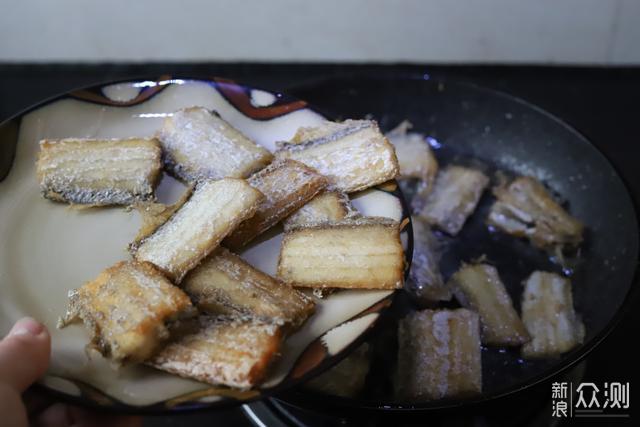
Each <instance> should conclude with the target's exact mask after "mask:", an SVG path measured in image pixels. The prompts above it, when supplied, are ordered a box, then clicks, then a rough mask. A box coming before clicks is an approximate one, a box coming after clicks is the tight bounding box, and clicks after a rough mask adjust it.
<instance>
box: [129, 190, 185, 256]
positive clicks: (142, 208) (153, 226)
mask: <svg viewBox="0 0 640 427" xmlns="http://www.w3.org/2000/svg"><path fill="white" fill-rule="evenodd" d="M194 189H195V184H192V185H190V186H189V187H187V189H186V190H185V191H184V193H182V196H180V198H179V199H178V200H177V201H176V202H175V203H174V204H172V205H165V204H164V203H157V202H138V203H134V204H133V207H134V208H135V209H136V210H137V211H138V213H139V214H140V217H141V219H142V225H141V226H140V229H139V230H138V234H136V237H135V238H134V239H133V242H132V243H130V244H129V248H136V247H137V246H139V245H140V243H141V242H142V241H143V240H144V239H145V238H147V237H149V236H151V235H152V234H153V233H154V232H155V231H156V230H157V229H158V227H160V226H161V225H162V224H164V223H165V222H167V221H168V220H169V218H171V216H172V215H173V214H175V213H176V212H177V211H178V209H180V208H181V207H182V205H184V204H185V203H187V200H189V198H190V197H191V195H192V194H193V190H194Z"/></svg>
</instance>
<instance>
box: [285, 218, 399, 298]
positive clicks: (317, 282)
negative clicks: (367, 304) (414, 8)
mask: <svg viewBox="0 0 640 427" xmlns="http://www.w3.org/2000/svg"><path fill="white" fill-rule="evenodd" d="M403 274H404V255H403V248H402V243H401V242H400V224H399V223H398V222H397V221H393V220H390V219H387V218H375V217H363V218H357V219H350V220H345V221H341V222H338V223H334V224H318V225H311V226H302V227H299V228H294V229H292V230H289V231H288V232H287V233H285V236H284V240H283V242H282V246H281V248H280V258H279V260H278V278H280V279H281V280H284V281H285V282H286V283H290V284H292V285H293V286H296V287H311V288H324V287H329V288H360V289H399V288H401V287H402V285H403Z"/></svg>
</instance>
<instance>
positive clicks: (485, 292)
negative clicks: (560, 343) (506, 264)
mask: <svg viewBox="0 0 640 427" xmlns="http://www.w3.org/2000/svg"><path fill="white" fill-rule="evenodd" d="M449 287H450V288H451V289H452V291H453V294H454V295H455V296H456V299H457V300H458V302H460V304H461V305H462V306H464V307H467V308H470V309H472V310H474V311H476V312H477V313H478V314H479V315H480V323H481V329H482V342H483V343H484V344H493V345H508V346H518V345H521V344H524V343H526V342H528V341H529V340H530V339H531V338H530V337H529V334H528V333H527V330H526V328H525V327H524V324H523V323H522V320H520V317H519V316H518V313H517V312H516V310H515V308H513V302H512V301H511V297H509V294H508V293H507V290H506V288H505V287H504V284H503V283H502V281H501V280H500V276H499V275H498V270H496V268H495V267H493V266H491V265H488V264H476V265H469V264H463V265H462V267H461V268H460V269H459V270H458V271H457V272H456V273H455V274H454V275H453V276H452V277H451V279H450V281H449Z"/></svg>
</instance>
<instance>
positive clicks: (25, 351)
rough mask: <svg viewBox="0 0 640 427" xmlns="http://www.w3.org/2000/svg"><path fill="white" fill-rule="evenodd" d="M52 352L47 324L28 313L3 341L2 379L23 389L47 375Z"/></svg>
mask: <svg viewBox="0 0 640 427" xmlns="http://www.w3.org/2000/svg"><path fill="white" fill-rule="evenodd" d="M50 353H51V337H50V336H49V332H47V329H46V327H45V326H44V325H43V324H42V323H39V322H37V321H35V320H33V319H31V318H29V317H25V318H24V319H22V320H19V321H18V322H17V323H16V324H15V325H14V326H13V328H12V329H11V331H10V332H9V334H8V335H7V336H6V337H5V338H4V339H3V340H2V341H0V383H5V384H7V385H8V386H10V387H12V388H13V389H14V390H17V391H18V392H20V393H22V392H23V391H24V390H26V389H27V387H29V386H30V385H31V384H33V383H34V382H35V381H36V380H37V379H38V378H40V377H41V376H42V375H44V373H45V371H46V370H47V367H48V366H49V355H50Z"/></svg>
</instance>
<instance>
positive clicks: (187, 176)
mask: <svg viewBox="0 0 640 427" xmlns="http://www.w3.org/2000/svg"><path fill="white" fill-rule="evenodd" d="M158 139H159V140H160V142H161V143H162V149H163V153H164V162H165V165H166V167H167V169H168V170H169V172H170V173H171V174H173V175H175V176H176V177H178V178H180V179H182V180H184V181H198V180H202V179H220V178H246V177H248V176H249V175H251V174H252V173H254V172H256V171H258V170H260V169H262V168H263V167H265V166H267V165H268V164H269V163H271V160H272V159H273V155H272V154H271V153H270V152H269V151H268V150H267V149H266V148H264V147H261V146H259V145H258V144H256V143H255V142H253V141H252V140H250V139H249V138H247V137H246V136H245V135H243V134H242V133H241V132H240V131H238V130H237V129H235V128H234V127H233V126H231V125H230V124H229V123H227V122H226V121H225V120H224V119H222V118H221V117H220V115H219V114H218V113H216V112H215V111H209V110H207V109H206V108H203V107H190V108H185V109H182V110H178V111H176V112H175V113H173V115H171V116H170V117H167V118H166V119H165V121H164V125H163V127H162V129H161V130H160V131H159V132H158Z"/></svg>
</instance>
